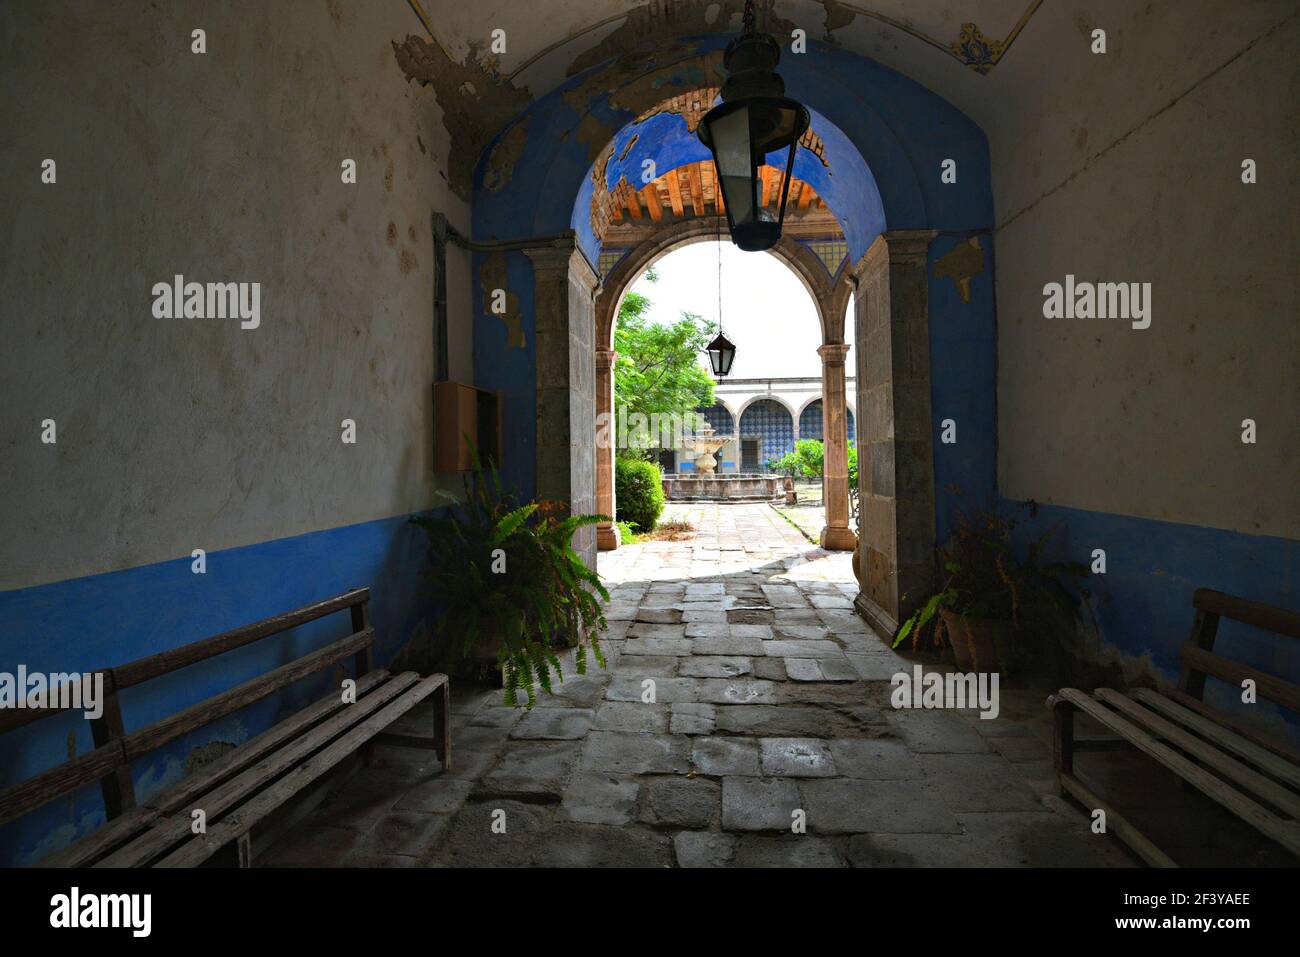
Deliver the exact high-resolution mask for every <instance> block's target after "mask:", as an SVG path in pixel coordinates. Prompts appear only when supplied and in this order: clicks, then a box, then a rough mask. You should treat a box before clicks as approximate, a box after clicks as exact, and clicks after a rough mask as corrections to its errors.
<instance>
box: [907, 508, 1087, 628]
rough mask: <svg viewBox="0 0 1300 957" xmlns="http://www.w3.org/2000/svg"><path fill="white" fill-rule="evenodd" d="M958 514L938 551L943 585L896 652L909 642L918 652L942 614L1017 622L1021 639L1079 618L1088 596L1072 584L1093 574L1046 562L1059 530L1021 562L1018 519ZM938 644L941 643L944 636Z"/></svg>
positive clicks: (912, 619)
mask: <svg viewBox="0 0 1300 957" xmlns="http://www.w3.org/2000/svg"><path fill="white" fill-rule="evenodd" d="M1027 504H1028V503H1027ZM954 512H955V518H956V530H955V532H954V533H953V536H952V538H951V539H949V540H948V542H946V543H945V544H944V545H943V546H942V547H941V548H940V549H939V561H940V565H941V567H942V568H943V576H942V581H941V584H940V586H939V588H937V589H936V590H935V591H934V592H932V593H931V594H930V595H929V596H928V597H927V599H926V600H925V601H924V602H922V604H921V605H920V606H919V607H918V608H917V609H916V611H914V612H913V613H912V614H911V615H910V616H909V617H908V618H907V620H905V621H904V622H903V623H902V624H901V625H900V626H899V629H898V632H897V633H896V634H895V635H894V641H893V645H892V647H894V648H897V647H898V646H899V645H901V644H902V643H903V642H904V641H906V640H908V639H909V638H910V639H911V641H912V649H913V650H914V651H915V650H918V649H919V646H920V640H921V635H922V633H923V632H924V631H925V629H926V628H927V626H929V625H931V624H932V623H933V622H934V619H935V616H936V615H937V614H938V613H939V610H940V609H941V608H943V609H947V610H948V611H949V612H952V613H954V614H958V615H963V616H966V617H968V618H977V619H984V620H998V621H1007V622H1010V623H1011V625H1012V628H1013V629H1014V631H1015V633H1016V634H1017V635H1021V636H1028V635H1035V634H1044V633H1046V632H1047V630H1048V627H1049V624H1048V623H1049V618H1050V616H1051V615H1053V614H1060V615H1063V616H1064V617H1065V619H1066V620H1073V619H1074V618H1075V617H1076V616H1077V615H1078V614H1079V607H1080V604H1082V602H1081V599H1082V598H1086V597H1087V594H1088V593H1087V589H1086V588H1083V587H1082V586H1080V585H1078V584H1074V583H1073V580H1075V579H1082V578H1085V577H1086V576H1087V574H1088V569H1087V567H1086V566H1084V565H1082V564H1081V563H1079V562H1071V561H1044V560H1043V553H1044V550H1045V549H1046V548H1047V545H1048V543H1049V542H1050V541H1051V539H1052V537H1053V536H1054V535H1055V534H1056V532H1057V531H1058V530H1059V527H1060V526H1059V525H1058V526H1053V527H1051V528H1049V529H1047V530H1046V531H1045V532H1044V533H1043V534H1042V535H1040V536H1039V537H1038V538H1037V539H1036V540H1035V541H1033V542H1031V543H1030V544H1029V548H1028V550H1027V551H1026V554H1025V558H1024V559H1023V560H1021V559H1019V558H1017V556H1016V552H1015V549H1014V548H1013V546H1012V534H1013V532H1014V530H1015V528H1016V525H1017V522H1016V520H1015V519H1014V518H1009V517H1006V516H1003V515H999V514H998V513H996V512H993V511H986V510H976V511H974V512H966V511H964V510H963V509H961V508H956V509H955V510H954ZM1076 593H1077V594H1076ZM934 640H935V643H936V644H938V643H939V635H938V633H937V629H936V633H935V634H934Z"/></svg>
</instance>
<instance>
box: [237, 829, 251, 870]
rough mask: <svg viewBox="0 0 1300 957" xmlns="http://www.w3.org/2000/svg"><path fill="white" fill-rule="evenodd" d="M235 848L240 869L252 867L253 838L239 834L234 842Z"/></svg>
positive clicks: (249, 835)
mask: <svg viewBox="0 0 1300 957" xmlns="http://www.w3.org/2000/svg"><path fill="white" fill-rule="evenodd" d="M235 848H236V851H237V852H238V854H239V866H240V867H252V866H253V838H252V835H251V834H241V835H240V836H239V838H238V839H237V840H236V841H235Z"/></svg>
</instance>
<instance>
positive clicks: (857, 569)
mask: <svg viewBox="0 0 1300 957" xmlns="http://www.w3.org/2000/svg"><path fill="white" fill-rule="evenodd" d="M853 577H854V578H856V579H857V580H858V591H862V590H863V588H864V587H865V586H864V585H863V584H862V552H861V550H860V549H859V548H855V549H853Z"/></svg>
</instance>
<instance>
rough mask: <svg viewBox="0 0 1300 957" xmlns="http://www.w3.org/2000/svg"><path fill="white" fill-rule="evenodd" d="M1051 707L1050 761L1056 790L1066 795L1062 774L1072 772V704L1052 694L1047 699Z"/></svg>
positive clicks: (1063, 795) (1066, 774) (1073, 710)
mask: <svg viewBox="0 0 1300 957" xmlns="http://www.w3.org/2000/svg"><path fill="white" fill-rule="evenodd" d="M1047 706H1048V707H1049V708H1051V709H1052V763H1053V764H1054V765H1055V766H1056V790H1057V793H1058V794H1059V795H1060V796H1061V797H1066V796H1068V791H1067V790H1066V787H1065V785H1064V784H1063V783H1062V775H1064V776H1067V777H1068V776H1071V775H1073V774H1074V712H1075V708H1074V705H1072V704H1070V702H1068V701H1065V700H1063V699H1061V698H1058V697H1057V696H1056V695H1052V696H1050V697H1049V698H1048V699H1047Z"/></svg>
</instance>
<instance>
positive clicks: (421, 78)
mask: <svg viewBox="0 0 1300 957" xmlns="http://www.w3.org/2000/svg"><path fill="white" fill-rule="evenodd" d="M476 53H477V50H476V48H474V47H471V48H470V55H469V57H468V59H467V62H466V63H457V62H456V61H455V60H453V59H451V57H449V56H447V54H446V52H444V51H443V49H442V47H441V46H440V45H439V44H438V43H437V41H429V40H425V39H423V38H422V37H417V36H407V38H406V40H405V41H404V42H402V43H397V42H396V41H394V42H393V54H394V56H395V57H396V58H397V65H398V66H399V67H401V70H402V72H403V73H404V74H406V78H407V79H408V80H414V81H416V82H417V83H419V84H421V85H422V86H431V87H433V92H434V96H435V97H436V98H437V100H438V105H439V106H440V107H441V108H442V113H443V124H444V125H445V126H446V127H447V132H448V133H449V134H450V135H451V149H450V150H449V155H448V158H447V181H448V183H449V185H450V186H451V189H452V192H454V193H455V194H456V195H457V196H458V197H460V198H461V199H463V200H465V201H466V202H469V200H470V197H471V194H472V191H473V180H474V164H475V163H476V162H477V160H478V157H479V156H481V155H482V153H483V151H484V150H485V149H486V148H487V145H488V144H489V143H490V142H492V139H493V137H495V136H496V134H497V131H498V130H500V129H502V128H503V127H505V126H506V124H507V123H509V122H510V121H511V120H513V119H514V118H515V117H516V116H518V115H519V114H520V113H522V112H523V111H524V109H525V108H526V107H527V106H528V104H529V103H530V102H531V101H532V97H531V95H530V94H529V92H528V90H527V89H526V88H524V89H519V88H517V87H515V86H514V85H513V84H512V83H510V82H509V81H508V80H506V79H504V78H503V77H501V76H500V75H499V74H498V73H496V72H494V71H492V70H490V69H489V68H488V67H485V66H483V65H481V64H479V62H478V59H477V56H476ZM504 175H506V177H507V178H508V175H509V174H508V173H505V174H504Z"/></svg>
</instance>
